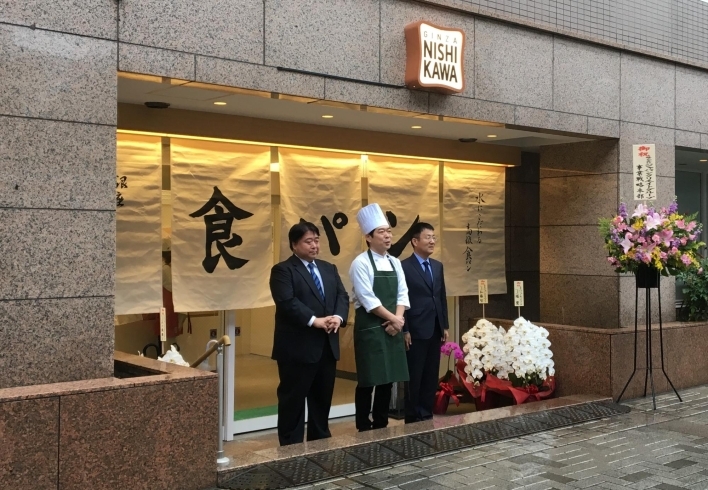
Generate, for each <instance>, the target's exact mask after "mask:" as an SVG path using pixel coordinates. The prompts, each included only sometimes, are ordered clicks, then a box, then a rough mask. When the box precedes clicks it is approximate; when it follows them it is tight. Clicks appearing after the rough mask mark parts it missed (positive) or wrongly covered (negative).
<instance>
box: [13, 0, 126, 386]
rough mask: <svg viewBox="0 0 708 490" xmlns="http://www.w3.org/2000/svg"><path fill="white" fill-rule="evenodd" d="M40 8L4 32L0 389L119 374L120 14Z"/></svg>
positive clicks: (79, 5) (82, 5)
mask: <svg viewBox="0 0 708 490" xmlns="http://www.w3.org/2000/svg"><path fill="white" fill-rule="evenodd" d="M39 3H46V7H47V8H46V9H45V8H40V7H39V6H37V8H36V9H26V8H24V3H23V2H9V3H8V2H4V7H3V8H2V15H1V17H2V21H3V22H7V23H6V24H0V53H2V55H0V80H2V82H1V83H0V346H2V347H1V348H0V350H2V355H0V373H2V375H1V376H0V388H6V387H12V386H22V385H32V384H44V383H55V382H62V381H73V380H80V379H89V378H99V377H109V376H112V374H113V365H112V364H113V362H112V361H113V336H114V326H113V297H114V296H113V295H114V270H115V147H116V137H115V134H116V43H115V42H114V41H112V40H111V39H115V36H116V7H115V4H114V3H112V2H102V3H103V5H102V7H101V8H93V6H92V5H89V4H93V2H88V1H78V2H59V3H51V4H50V3H48V2H39ZM40 10H41V12H40ZM58 31H63V32H58ZM77 34H78V35H77Z"/></svg>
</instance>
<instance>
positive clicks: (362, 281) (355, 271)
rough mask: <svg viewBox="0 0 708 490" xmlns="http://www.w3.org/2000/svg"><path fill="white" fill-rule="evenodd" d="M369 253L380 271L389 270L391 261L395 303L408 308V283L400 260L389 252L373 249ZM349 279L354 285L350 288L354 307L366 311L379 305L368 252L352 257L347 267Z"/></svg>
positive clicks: (409, 305)
mask: <svg viewBox="0 0 708 490" xmlns="http://www.w3.org/2000/svg"><path fill="white" fill-rule="evenodd" d="M371 255H372V256H373V258H374V263H375V264H376V269H378V270H380V271H388V272H390V271H391V264H392V263H393V267H394V270H395V271H396V275H397V276H398V298H397V300H396V305H403V306H405V307H406V310H407V309H409V308H410V307H411V304H410V301H409V300H408V285H407V284H406V276H405V275H404V274H403V269H402V268H401V261H400V260H398V259H397V258H396V257H392V256H391V255H389V254H386V255H380V254H377V253H376V252H374V251H373V250H372V251H371ZM389 260H390V262H389ZM349 279H351V281H352V284H353V285H354V287H353V288H352V298H353V300H354V307H355V308H359V307H360V306H363V307H364V308H365V309H366V312H367V313H368V312H370V311H371V310H373V309H374V308H377V307H379V306H381V301H380V300H379V298H377V297H376V295H375V294H374V290H373V287H374V268H373V267H371V261H370V260H369V253H368V252H363V253H361V254H359V255H358V256H357V257H356V258H355V259H354V261H353V262H352V265H351V267H350V268H349ZM394 314H395V311H394Z"/></svg>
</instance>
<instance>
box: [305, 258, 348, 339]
mask: <svg viewBox="0 0 708 490" xmlns="http://www.w3.org/2000/svg"><path fill="white" fill-rule="evenodd" d="M295 257H297V255H296V256H295ZM297 258H298V259H300V262H302V265H304V266H305V269H307V272H308V273H309V272H310V263H312V264H314V265H315V275H316V276H317V279H319V280H320V285H321V286H322V294H324V282H322V276H321V275H320V269H319V267H317V262H315V261H314V260H313V261H312V262H308V261H307V260H305V259H302V258H300V257H297ZM332 316H336V317H337V318H339V321H340V322H341V323H344V320H343V319H342V317H341V316H339V315H332ZM313 323H315V316H314V315H313V316H312V318H310V321H309V322H307V326H308V327H311V326H312V324H313Z"/></svg>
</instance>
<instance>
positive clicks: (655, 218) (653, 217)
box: [644, 213, 662, 231]
mask: <svg viewBox="0 0 708 490" xmlns="http://www.w3.org/2000/svg"><path fill="white" fill-rule="evenodd" d="M661 223H662V218H661V216H659V215H658V214H657V213H654V214H647V219H646V221H645V222H644V228H645V229H646V230H647V231H648V230H652V229H654V228H656V227H658V226H661Z"/></svg>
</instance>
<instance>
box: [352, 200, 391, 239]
mask: <svg viewBox="0 0 708 490" xmlns="http://www.w3.org/2000/svg"><path fill="white" fill-rule="evenodd" d="M356 220H357V221H358V222H359V228H361V232H362V233H363V234H364V235H368V234H369V233H371V232H372V231H374V230H375V229H376V228H381V227H386V228H388V226H389V225H388V220H387V219H386V215H384V213H383V211H381V207H380V206H379V205H378V204H376V203H373V204H369V205H368V206H365V207H363V208H361V209H360V210H359V212H358V213H356Z"/></svg>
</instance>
